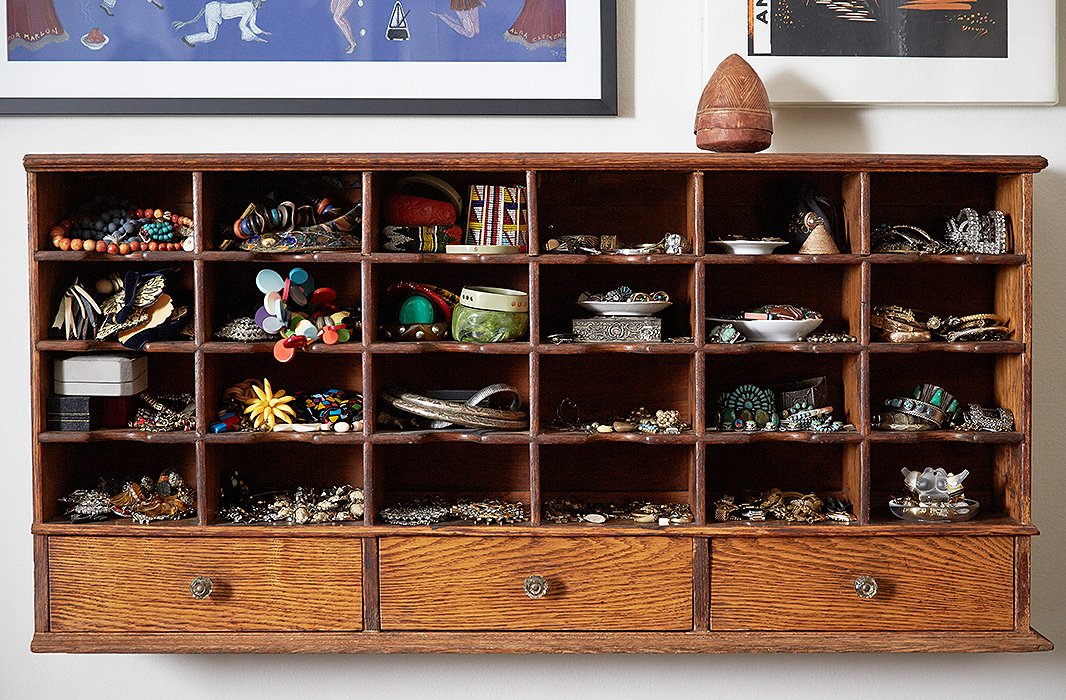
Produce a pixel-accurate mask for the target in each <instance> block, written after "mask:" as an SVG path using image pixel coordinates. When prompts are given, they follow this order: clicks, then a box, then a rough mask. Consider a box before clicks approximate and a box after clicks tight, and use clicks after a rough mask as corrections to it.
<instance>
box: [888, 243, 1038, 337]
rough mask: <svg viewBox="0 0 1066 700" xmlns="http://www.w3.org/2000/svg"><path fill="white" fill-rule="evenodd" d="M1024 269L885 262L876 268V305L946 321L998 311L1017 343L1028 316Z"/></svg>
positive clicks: (1009, 266)
mask: <svg viewBox="0 0 1066 700" xmlns="http://www.w3.org/2000/svg"><path fill="white" fill-rule="evenodd" d="M1025 272H1026V271H1025V269H1024V268H1023V267H1021V266H1016V265H966V266H961V265H930V264H928V263H914V264H895V265H880V264H874V265H873V266H872V272H871V295H872V298H871V307H877V306H885V305H894V306H902V307H905V308H909V309H917V310H920V311H925V312H928V313H931V314H935V315H937V316H939V317H940V318H942V319H946V318H947V317H949V316H957V317H963V316H967V315H970V314H987V313H994V314H995V315H996V316H997V317H999V318H1000V319H1002V320H1004V321H1009V324H1008V325H1009V326H1010V328H1012V329H1013V330H1014V333H1013V335H1011V337H1010V341H1012V342H1016V343H1019V342H1024V338H1025V337H1026V335H1027V328H1026V324H1027V323H1028V319H1027V318H1026V316H1025V313H1024V312H1023V308H1024V306H1023V303H1024V300H1023V298H1022V295H1023V290H1024V289H1025V285H1024V280H1023V275H1024V274H1025Z"/></svg>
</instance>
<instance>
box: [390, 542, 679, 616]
mask: <svg viewBox="0 0 1066 700" xmlns="http://www.w3.org/2000/svg"><path fill="white" fill-rule="evenodd" d="M379 557H380V563H381V569H380V571H381V574H380V575H381V627H382V629H386V630H450V629H451V630H681V629H684V630H689V629H692V542H691V540H688V539H683V538H672V537H671V538H667V537H662V538H659V537H618V538H607V537H580V538H566V537H447V538H444V537H393V538H382V539H381V541H380V544H379ZM531 576H540V577H543V579H544V583H545V584H546V585H547V591H546V592H545V593H544V594H543V595H542V596H541V597H539V598H533V597H530V595H529V593H527V591H526V587H527V586H526V580H527V579H528V578H529V577H531ZM530 592H532V593H533V594H534V595H535V594H536V593H538V591H537V590H536V583H533V584H531V585H530Z"/></svg>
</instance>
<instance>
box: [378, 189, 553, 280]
mask: <svg viewBox="0 0 1066 700" xmlns="http://www.w3.org/2000/svg"><path fill="white" fill-rule="evenodd" d="M424 175H428V176H431V177H435V178H438V179H440V180H443V181H444V182H445V183H447V184H448V185H450V186H451V187H452V188H453V189H454V190H455V194H457V195H458V197H459V202H460V205H461V211H460V212H459V214H458V215H457V216H456V220H455V223H456V225H457V226H459V227H460V228H461V229H462V230H463V234H464V236H465V234H466V222H467V218H468V217H469V214H470V187H471V186H472V185H506V186H512V187H513V186H519V187H527V183H528V178H527V174H526V171H525V170H476V171H472V170H433V171H428V172H417V173H415V172H404V171H384V172H375V173H373V174H372V176H371V182H372V183H373V184H372V192H373V195H372V197H373V201H374V204H375V205H374V207H372V210H371V211H370V212H368V216H369V217H370V219H369V226H368V227H367V228H368V231H369V232H370V241H369V245H370V250H371V251H372V252H375V253H377V252H382V251H383V250H384V248H383V247H382V235H383V234H382V229H383V228H384V227H385V226H389V225H391V224H393V223H395V222H392V221H386V220H385V218H386V217H385V202H386V199H387V198H388V196H389V195H390V194H391V193H393V192H398V191H401V192H403V193H404V194H410V195H415V196H420V197H427V198H429V199H435V200H439V201H441V202H446V201H450V199H451V197H450V196H449V195H446V194H445V193H444V192H441V191H440V190H439V189H438V188H436V187H434V186H432V185H429V184H426V183H425V182H419V181H418V177H419V176H424ZM412 176H413V177H414V179H412V180H407V178H411V177H412ZM405 180H406V182H404V181H405ZM398 188H399V189H398ZM530 198H531V195H530V193H529V192H528V191H527V192H526V207H527V214H528V207H529V206H530V205H529V202H530ZM527 221H528V216H527ZM528 225H529V226H530V227H532V226H533V222H532V221H528ZM457 291H458V290H457Z"/></svg>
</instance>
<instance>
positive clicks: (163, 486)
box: [59, 470, 196, 525]
mask: <svg viewBox="0 0 1066 700" xmlns="http://www.w3.org/2000/svg"><path fill="white" fill-rule="evenodd" d="M59 502H60V503H65V504H67V505H68V508H67V511H66V513H65V515H66V516H68V517H69V518H70V521H71V522H72V523H83V522H90V521H96V520H107V519H108V518H109V517H111V516H112V515H118V516H120V517H123V518H130V519H131V520H133V522H134V523H136V524H138V525H145V524H147V523H150V522H154V521H156V520H180V519H181V518H190V517H193V516H195V515H196V491H194V490H193V489H192V488H190V487H189V486H188V484H186V483H185V480H184V479H183V478H182V477H181V475H180V474H178V473H177V472H176V471H174V470H164V471H163V472H162V473H161V474H160V475H159V478H158V479H155V480H153V479H152V478H151V477H148V476H145V477H143V478H142V479H141V480H140V482H133V481H127V482H125V483H122V484H121V485H119V484H114V483H108V482H106V481H103V480H101V482H100V485H99V486H98V487H97V488H96V489H94V490H84V489H83V490H78V491H74V492H73V493H71V494H70V495H69V496H65V497H63V498H60V499H59Z"/></svg>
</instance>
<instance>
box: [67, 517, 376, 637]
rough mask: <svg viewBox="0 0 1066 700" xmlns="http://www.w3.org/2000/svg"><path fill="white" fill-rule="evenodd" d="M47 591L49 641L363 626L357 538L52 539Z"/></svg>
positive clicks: (352, 628) (359, 542) (360, 627)
mask: <svg viewBox="0 0 1066 700" xmlns="http://www.w3.org/2000/svg"><path fill="white" fill-rule="evenodd" d="M198 576H206V577H208V578H210V579H211V583H212V590H211V593H210V595H209V596H208V597H206V598H204V599H200V600H197V599H195V598H193V596H192V593H191V592H190V584H191V582H192V580H193V579H194V578H196V577H198ZM48 586H49V589H48V594H49V602H50V607H51V628H52V631H53V632H106V631H156V632H160V631H164V632H165V631H190V632H192V631H203V632H210V631H242V630H278V631H281V630H331V631H336V630H360V629H362V627H363V595H362V543H361V541H360V540H358V539H347V538H345V539H326V538H322V539H311V538H293V539H283V538H278V539H249V538H229V537H203V538H161V537H51V538H49V540H48Z"/></svg>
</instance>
